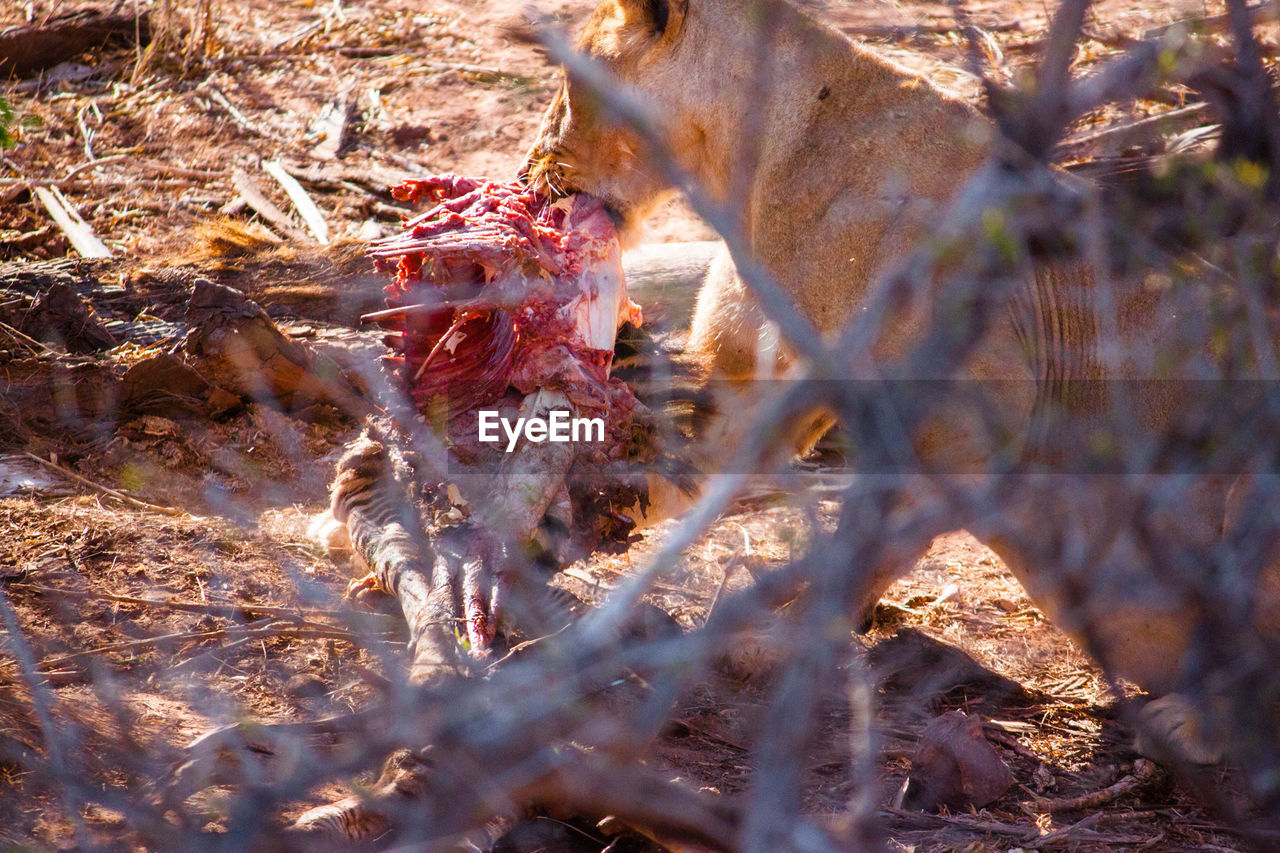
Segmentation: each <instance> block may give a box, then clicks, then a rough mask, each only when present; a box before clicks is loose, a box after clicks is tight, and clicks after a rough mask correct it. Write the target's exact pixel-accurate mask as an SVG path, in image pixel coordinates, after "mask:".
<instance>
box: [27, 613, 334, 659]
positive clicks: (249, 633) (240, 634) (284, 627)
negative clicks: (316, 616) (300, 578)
mask: <svg viewBox="0 0 1280 853" xmlns="http://www.w3.org/2000/svg"><path fill="white" fill-rule="evenodd" d="M265 637H319V638H321V639H328V640H354V639H355V635H354V634H352V633H351V632H350V631H346V630H343V629H342V628H300V627H298V626H296V625H293V624H291V623H288V622H273V623H271V624H270V625H267V626H266V627H263V628H240V629H237V628H219V629H217V630H216V631H180V632H177V633H174V634H162V635H160V636H158V637H144V638H143V639H141V640H124V641H122V642H119V643H107V644H106V645H105V646H98V647H97V648H93V649H85V650H84V651H82V652H73V653H72V654H68V655H62V656H60V657H56V658H50V659H49V660H45V661H41V662H40V668H41V669H45V670H51V669H56V668H58V667H60V666H65V665H66V664H68V663H71V662H72V661H76V660H80V659H81V658H87V657H96V656H98V655H103V654H107V653H109V652H122V651H129V650H130V649H141V648H146V647H148V646H155V645H159V644H160V643H167V642H181V641H183V640H229V639H232V638H235V639H237V640H239V639H245V640H256V639H259V638H265Z"/></svg>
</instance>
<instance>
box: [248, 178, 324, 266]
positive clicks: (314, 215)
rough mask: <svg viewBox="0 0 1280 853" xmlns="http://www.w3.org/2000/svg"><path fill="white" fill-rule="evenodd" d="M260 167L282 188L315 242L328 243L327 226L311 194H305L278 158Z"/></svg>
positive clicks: (300, 185)
mask: <svg viewBox="0 0 1280 853" xmlns="http://www.w3.org/2000/svg"><path fill="white" fill-rule="evenodd" d="M262 168H263V170H264V171H266V173H267V174H268V175H270V176H271V177H273V178H275V179H276V182H277V183H279V184H280V186H282V187H283V188H284V191H285V193H286V194H288V196H289V200H290V201H292V202H293V206H294V207H295V208H297V210H298V215H299V216H301V217H302V221H303V222H305V223H306V224H307V230H308V231H310V232H311V234H312V236H313V237H315V238H316V242H317V243H319V244H320V245H321V246H327V245H329V226H328V224H327V223H326V222H325V221H324V216H323V215H322V214H321V213H320V208H318V207H316V204H315V202H314V201H312V200H311V196H309V195H307V191H306V190H305V189H303V188H302V184H300V183H298V181H297V179H296V178H294V176H293V175H290V174H289V173H288V172H286V171H285V170H284V166H282V165H280V161H279V160H268V161H267V162H265V163H263V164H262Z"/></svg>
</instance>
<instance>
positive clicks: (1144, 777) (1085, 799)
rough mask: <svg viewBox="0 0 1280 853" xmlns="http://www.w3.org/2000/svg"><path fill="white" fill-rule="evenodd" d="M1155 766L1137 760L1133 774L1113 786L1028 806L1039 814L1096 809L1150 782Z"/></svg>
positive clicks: (1035, 802)
mask: <svg viewBox="0 0 1280 853" xmlns="http://www.w3.org/2000/svg"><path fill="white" fill-rule="evenodd" d="M1156 772H1157V771H1156V766H1155V764H1153V763H1151V762H1150V761H1148V760H1147V759H1145V758H1139V759H1138V760H1137V761H1135V762H1133V773H1132V774H1130V775H1128V776H1125V777H1124V778H1123V779H1121V780H1120V781H1119V782H1116V783H1115V784H1114V785H1108V786H1107V787H1105V788H1103V789H1101V790H1099V791H1094V792H1093V793H1091V794H1083V795H1081V796H1079V797H1068V798H1066V799H1057V800H1032V801H1031V802H1030V803H1028V805H1029V806H1030V807H1031V808H1033V809H1035V810H1036V811H1039V812H1048V813H1050V814H1052V813H1054V812H1074V811H1081V810H1083V809H1096V808H1098V807H1099V806H1104V805H1106V804H1107V803H1109V802H1111V801H1112V800H1115V799H1117V798H1119V797H1122V796H1124V795H1125V794H1127V793H1129V792H1130V791H1132V790H1133V789H1134V788H1137V787H1138V786H1139V785H1142V784H1144V783H1146V782H1149V781H1151V780H1152V779H1154V778H1155V776H1156Z"/></svg>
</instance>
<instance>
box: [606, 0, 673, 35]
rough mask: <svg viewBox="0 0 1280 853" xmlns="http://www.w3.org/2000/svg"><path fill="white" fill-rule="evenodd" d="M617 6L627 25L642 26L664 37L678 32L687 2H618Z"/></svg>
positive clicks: (631, 0) (640, 0)
mask: <svg viewBox="0 0 1280 853" xmlns="http://www.w3.org/2000/svg"><path fill="white" fill-rule="evenodd" d="M618 5H619V6H621V7H622V11H623V13H624V14H625V15H626V18H627V23H629V24H638V25H643V26H645V27H648V28H649V29H651V30H652V31H653V32H654V33H655V34H656V35H659V36H664V37H665V36H671V35H674V34H675V33H676V32H678V31H679V29H680V25H681V24H682V23H683V22H684V13H685V10H686V9H687V8H688V6H689V0H619V3H618Z"/></svg>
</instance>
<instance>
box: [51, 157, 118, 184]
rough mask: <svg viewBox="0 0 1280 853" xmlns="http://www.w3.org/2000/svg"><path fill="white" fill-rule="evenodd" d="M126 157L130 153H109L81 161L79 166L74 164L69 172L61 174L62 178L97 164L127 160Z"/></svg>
mask: <svg viewBox="0 0 1280 853" xmlns="http://www.w3.org/2000/svg"><path fill="white" fill-rule="evenodd" d="M128 159H130V155H128V154H111V155H109V156H107V157H99V158H98V159H96V160H90V161H89V162H87V163H81V164H80V165H79V166H76V167H75V168H74V169H72V170H71V171H70V172H67V173H66V174H65V175H63V176H62V180H63V181H69V180H71V179H72V178H74V177H75V176H76V175H78V174H80V173H81V172H84V171H87V170H89V169H95V168H97V167H98V166H105V165H107V164H108V163H119V162H120V161H121V160H128ZM59 183H61V182H59Z"/></svg>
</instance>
